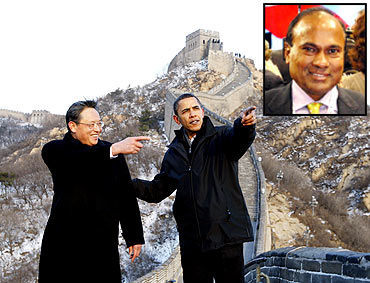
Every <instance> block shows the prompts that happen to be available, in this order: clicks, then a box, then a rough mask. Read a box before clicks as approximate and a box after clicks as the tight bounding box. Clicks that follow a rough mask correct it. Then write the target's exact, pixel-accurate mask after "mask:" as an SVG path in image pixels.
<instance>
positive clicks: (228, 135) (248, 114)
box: [225, 106, 257, 160]
mask: <svg viewBox="0 0 370 283" xmlns="http://www.w3.org/2000/svg"><path fill="white" fill-rule="evenodd" d="M255 110H256V107H255V106H251V107H249V108H247V109H246V110H244V111H243V112H242V113H241V114H240V117H239V118H237V119H236V120H235V121H234V126H233V127H232V128H228V129H227V130H226V132H225V142H226V144H225V148H226V152H227V155H228V156H229V158H231V159H232V160H238V159H240V158H241V157H242V156H243V155H244V153H245V152H246V151H247V150H248V148H249V147H250V146H251V144H252V143H253V141H254V138H255V136H256V122H257V119H256V114H255Z"/></svg>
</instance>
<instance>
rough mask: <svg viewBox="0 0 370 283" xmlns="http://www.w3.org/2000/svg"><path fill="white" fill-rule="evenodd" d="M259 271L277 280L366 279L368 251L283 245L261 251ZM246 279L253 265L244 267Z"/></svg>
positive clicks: (357, 281) (332, 282)
mask: <svg viewBox="0 0 370 283" xmlns="http://www.w3.org/2000/svg"><path fill="white" fill-rule="evenodd" d="M257 258H265V261H264V262H263V263H261V264H260V266H261V271H262V272H263V273H264V274H266V275H268V276H269V278H270V282H271V283H277V282H279V283H280V282H284V283H285V282H286V283H288V282H305V283H316V282H328V283H335V282H348V283H349V282H351V283H360V282H370V253H360V252H354V251H350V250H344V249H339V248H310V247H298V248H294V247H287V248H281V249H277V250H272V251H269V252H266V253H262V254H260V255H258V256H257ZM244 282H246V283H252V282H256V270H255V266H250V267H248V268H247V269H246V270H245V281H244Z"/></svg>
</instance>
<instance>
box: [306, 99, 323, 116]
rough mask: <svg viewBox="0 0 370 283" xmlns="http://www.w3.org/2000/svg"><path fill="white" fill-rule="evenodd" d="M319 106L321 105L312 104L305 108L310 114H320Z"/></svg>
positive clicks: (317, 103)
mask: <svg viewBox="0 0 370 283" xmlns="http://www.w3.org/2000/svg"><path fill="white" fill-rule="evenodd" d="M321 105H322V103H319V102H312V103H310V104H308V105H307V108H308V110H309V111H310V114H320V107H321Z"/></svg>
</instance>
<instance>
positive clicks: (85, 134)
mask: <svg viewBox="0 0 370 283" xmlns="http://www.w3.org/2000/svg"><path fill="white" fill-rule="evenodd" d="M97 122H100V116H99V113H98V112H97V111H96V110H95V109H94V108H85V109H84V110H83V111H82V112H81V113H80V121H79V122H78V123H75V122H72V121H71V122H69V123H68V125H69V128H70V129H71V132H72V136H73V137H74V138H75V139H78V140H79V141H80V142H81V143H83V144H86V145H88V146H93V145H96V144H97V143H98V139H99V136H100V134H101V132H102V128H101V127H99V126H98V125H97V124H94V123H97ZM91 125H93V126H92V128H91V129H90V127H91Z"/></svg>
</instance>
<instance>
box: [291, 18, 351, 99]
mask: <svg viewBox="0 0 370 283" xmlns="http://www.w3.org/2000/svg"><path fill="white" fill-rule="evenodd" d="M344 46H345V34H344V31H343V28H342V27H341V25H340V23H339V22H338V20H337V19H335V18H334V17H333V16H331V15H329V14H328V13H325V12H317V13H314V14H310V15H307V16H305V17H303V18H302V19H301V20H300V21H299V22H298V23H297V25H296V26H295V27H294V30H293V41H292V46H290V45H289V44H286V46H285V58H286V63H288V64H289V72H290V76H291V77H292V78H293V80H295V81H296V83H297V84H298V85H299V86H300V87H301V88H302V89H303V90H304V91H305V92H306V93H307V94H308V95H309V96H311V97H312V99H314V100H319V99H320V98H321V97H322V96H324V95H325V94H326V93H327V92H328V91H329V90H330V89H332V88H333V87H334V86H335V85H337V84H338V83H339V81H340V79H341V77H342V73H343V65H344Z"/></svg>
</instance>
